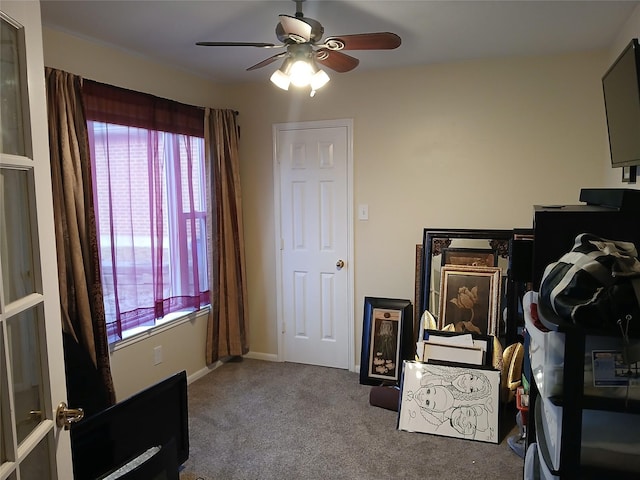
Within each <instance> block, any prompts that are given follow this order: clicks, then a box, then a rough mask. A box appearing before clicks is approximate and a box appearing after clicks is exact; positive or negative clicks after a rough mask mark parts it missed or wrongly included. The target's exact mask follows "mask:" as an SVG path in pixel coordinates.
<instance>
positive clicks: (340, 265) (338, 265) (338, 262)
mask: <svg viewBox="0 0 640 480" xmlns="http://www.w3.org/2000/svg"><path fill="white" fill-rule="evenodd" d="M336 267H338V269H340V268H342V267H344V261H343V260H338V261H337V262H336Z"/></svg>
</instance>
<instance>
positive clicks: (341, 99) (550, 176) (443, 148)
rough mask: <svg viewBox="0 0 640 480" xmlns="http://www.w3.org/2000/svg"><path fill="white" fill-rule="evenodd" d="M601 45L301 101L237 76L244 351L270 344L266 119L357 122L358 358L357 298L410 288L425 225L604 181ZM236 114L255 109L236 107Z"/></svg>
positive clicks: (496, 212) (483, 223)
mask: <svg viewBox="0 0 640 480" xmlns="http://www.w3.org/2000/svg"><path fill="white" fill-rule="evenodd" d="M605 64H606V53H605V52H591V53H584V54H579V55H566V56H558V57H546V58H513V59H501V60H491V61H479V62H469V63H460V64H450V65H434V66H427V67H420V68H411V69H404V70H392V71H386V72H379V73H377V74H375V75H373V74H370V73H362V74H359V73H357V71H355V72H352V73H350V74H348V75H342V76H340V75H338V74H333V75H332V80H331V82H330V83H329V84H328V86H327V87H326V90H322V91H320V92H319V93H318V94H317V95H316V97H314V98H313V99H309V98H308V97H304V96H302V95H295V94H292V93H291V92H283V91H279V90H276V89H273V88H272V86H271V85H269V84H265V83H262V84H252V85H242V86H240V87H238V88H237V89H236V92H235V95H236V97H237V101H236V102H235V105H236V106H237V108H238V109H239V110H240V111H241V112H242V116H241V120H242V129H243V130H242V156H241V159H242V171H241V177H242V188H243V202H244V204H243V206H244V215H245V226H246V236H245V238H246V242H247V256H248V265H249V270H248V282H249V302H250V303H249V306H250V314H251V318H252V320H253V321H252V324H251V328H252V330H251V332H252V335H251V348H252V351H254V352H265V353H271V354H275V353H277V328H276V318H275V313H276V312H275V285H274V282H273V278H274V272H275V261H276V258H275V245H274V238H275V233H274V231H273V222H274V211H273V202H272V201H271V199H272V198H273V181H272V176H273V173H272V172H273V163H272V151H271V142H272V138H271V135H272V132H271V126H272V124H273V123H279V122H287V121H307V120H324V119H335V118H353V119H354V177H355V181H354V190H355V192H354V205H356V206H357V205H358V204H359V203H365V204H368V205H369V220H368V221H357V220H356V224H355V259H354V260H355V261H354V263H353V265H354V268H355V313H354V316H355V322H356V343H357V345H356V348H355V352H356V359H354V361H356V362H357V361H358V355H359V351H360V337H361V328H360V327H361V323H362V303H363V297H364V296H366V295H370V296H386V297H398V298H410V299H413V296H414V253H415V244H416V243H421V241H422V230H423V228H424V227H436V228H439V227H457V228H511V227H529V226H531V222H532V210H533V205H534V204H558V203H560V204H562V203H574V204H575V203H578V196H579V191H580V188H581V187H584V186H591V187H597V186H600V185H601V183H602V178H601V176H602V174H601V164H602V156H603V152H604V151H605V148H606V147H605V142H606V137H605V136H604V135H603V131H604V129H605V120H604V108H603V105H602V101H601V95H602V94H601V85H600V75H601V73H602V71H603V68H604V66H605ZM245 112H251V113H250V114H245Z"/></svg>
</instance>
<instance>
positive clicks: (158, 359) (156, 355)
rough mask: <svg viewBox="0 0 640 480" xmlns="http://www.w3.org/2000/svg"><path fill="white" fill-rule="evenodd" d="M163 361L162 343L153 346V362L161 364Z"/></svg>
mask: <svg viewBox="0 0 640 480" xmlns="http://www.w3.org/2000/svg"><path fill="white" fill-rule="evenodd" d="M161 363H162V345H158V346H157V347H153V364H154V365H159V364H161Z"/></svg>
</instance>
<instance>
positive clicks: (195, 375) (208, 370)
mask: <svg viewBox="0 0 640 480" xmlns="http://www.w3.org/2000/svg"><path fill="white" fill-rule="evenodd" d="M222 365H224V363H223V362H221V361H220V360H218V361H217V362H215V363H213V364H211V365H207V366H206V367H204V368H201V369H200V370H198V371H197V372H195V373H192V374H191V375H189V376H188V377H187V385H188V384H191V383H193V382H195V381H196V380H199V379H201V378H202V377H204V376H205V375H206V374H208V373H211V372H213V371H214V370H215V369H216V368H218V367H220V366H222Z"/></svg>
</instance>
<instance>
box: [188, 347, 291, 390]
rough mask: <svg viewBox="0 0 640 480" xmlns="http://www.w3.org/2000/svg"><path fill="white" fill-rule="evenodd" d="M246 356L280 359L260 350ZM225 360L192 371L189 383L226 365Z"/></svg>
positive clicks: (270, 359) (267, 359)
mask: <svg viewBox="0 0 640 480" xmlns="http://www.w3.org/2000/svg"><path fill="white" fill-rule="evenodd" d="M244 357H245V358H253V359H254V360H266V361H268V362H277V361H278V355H274V354H273V353H260V352H249V353H247V354H246V355H244ZM224 363H225V362H221V361H220V360H218V361H217V362H215V363H213V364H211V365H207V366H206V367H204V368H201V369H200V370H198V371H197V372H195V373H192V374H191V375H189V376H188V377H187V384H191V383H193V382H195V381H196V380H199V379H201V378H202V377H204V376H205V375H207V374H209V373H211V372H213V371H214V370H215V369H216V368H218V367H221V366H222V365H224Z"/></svg>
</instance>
